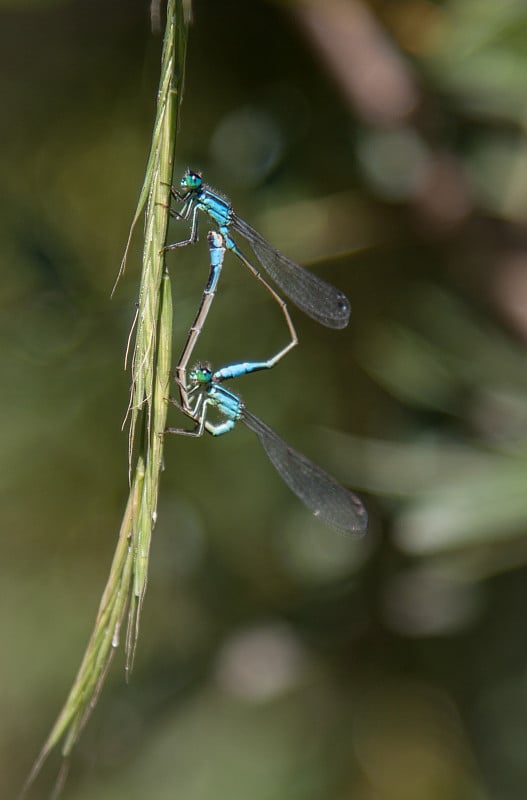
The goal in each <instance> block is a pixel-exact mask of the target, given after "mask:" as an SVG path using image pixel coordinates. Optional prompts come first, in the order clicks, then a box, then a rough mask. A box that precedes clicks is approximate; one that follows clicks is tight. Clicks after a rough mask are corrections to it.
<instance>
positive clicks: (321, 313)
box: [230, 213, 351, 328]
mask: <svg viewBox="0 0 527 800" xmlns="http://www.w3.org/2000/svg"><path fill="white" fill-rule="evenodd" d="M230 224H231V227H232V228H233V229H234V230H235V231H237V232H238V233H239V234H240V235H241V236H243V237H244V239H247V241H248V242H249V244H250V245H251V247H252V249H253V250H254V252H255V255H256V257H257V258H258V261H259V262H260V264H261V265H262V267H263V268H264V269H265V271H266V272H267V273H268V274H269V275H270V276H271V278H272V279H273V280H274V282H275V283H276V285H277V286H279V287H280V289H281V290H282V291H283V292H284V294H286V295H287V296H288V297H290V298H291V300H292V301H293V302H294V303H295V304H296V305H297V306H298V307H299V308H300V309H301V310H302V311H304V312H305V313H306V314H307V315H308V316H310V317H312V318H313V319H314V320H316V321H317V322H320V323H321V324H322V325H326V326H327V327H328V328H345V327H346V325H347V324H348V322H349V318H350V313H351V305H350V302H349V300H348V298H347V297H346V295H345V294H344V293H343V292H341V291H339V290H338V289H335V287H334V286H331V284H329V283H326V281H323V280H322V279H321V278H318V277H317V276H316V275H313V273H312V272H309V271H308V270H307V269H304V268H303V267H301V266H300V265H299V264H296V263H295V262H294V261H292V260H291V259H290V258H287V256H284V255H283V254H282V253H280V252H279V251H278V250H275V248H274V247H272V246H271V245H270V244H269V242H268V241H267V240H266V239H264V238H263V236H261V235H260V234H259V233H258V231H255V230H254V228H253V227H252V226H251V225H249V223H248V222H245V220H243V219H240V217H238V216H237V215H236V214H234V213H233V214H232V218H231V223H230Z"/></svg>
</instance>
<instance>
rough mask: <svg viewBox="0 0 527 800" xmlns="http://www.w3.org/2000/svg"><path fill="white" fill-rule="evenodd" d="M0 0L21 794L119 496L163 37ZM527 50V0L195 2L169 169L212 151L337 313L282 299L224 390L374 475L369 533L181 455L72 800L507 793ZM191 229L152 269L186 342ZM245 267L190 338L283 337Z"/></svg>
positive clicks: (172, 464) (138, 11)
mask: <svg viewBox="0 0 527 800" xmlns="http://www.w3.org/2000/svg"><path fill="white" fill-rule="evenodd" d="M123 8H125V9H126V13H124V12H123ZM0 15H1V23H2V24H1V25H0V38H1V40H2V42H1V44H2V46H1V47H0V59H1V60H2V69H1V70H0V96H1V107H2V115H0V135H1V137H2V148H1V150H0V177H1V180H2V186H3V195H2V196H3V201H2V214H1V215H0V236H1V239H2V249H1V252H2V262H3V270H2V275H3V281H2V289H1V293H0V303H1V304H2V312H3V313H2V315H1V322H0V340H1V342H2V353H3V356H4V358H3V368H4V381H3V385H4V390H3V394H2V397H3V403H4V413H3V414H2V415H1V417H0V419H1V420H2V431H1V434H2V442H3V453H4V468H3V470H2V500H3V502H2V506H1V508H2V530H3V532H4V542H5V547H4V551H3V558H2V562H1V567H0V569H1V580H0V587H1V589H0V592H1V603H0V630H1V632H2V640H3V642H4V647H3V650H2V653H3V655H2V659H1V660H0V669H1V677H2V680H1V686H2V694H1V696H0V702H1V714H0V719H1V720H2V725H1V728H0V748H1V751H0V752H1V754H2V759H1V761H2V765H3V769H2V771H1V774H0V795H1V796H2V797H4V796H5V797H12V796H14V794H15V792H16V790H17V789H18V787H20V785H21V783H22V780H23V777H24V776H25V774H26V772H27V770H28V769H29V766H30V764H31V762H32V759H33V758H34V756H35V754H36V752H37V751H38V749H39V747H40V745H41V743H42V741H43V739H44V737H45V735H46V733H47V732H48V730H49V727H50V724H51V722H52V721H53V719H54V718H55V716H56V713H57V710H58V708H59V707H60V705H61V704H62V702H63V700H64V697H65V694H66V692H67V690H68V688H69V686H70V684H71V681H72V679H73V676H74V674H75V672H76V669H77V667H78V664H79V662H80V659H81V656H82V653H83V651H84V647H85V644H86V641H87V638H88V635H89V632H90V630H91V627H92V624H93V619H94V616H95V613H96V609H97V605H98V601H99V596H100V593H101V591H102V588H103V586H104V582H105V579H106V575H107V573H108V569H109V565H110V561H111V557H112V553H113V550H114V547H115V544H116V539H117V533H118V528H119V522H120V518H121V516H122V512H123V509H124V504H125V501H126V496H127V492H128V486H127V478H128V475H127V438H126V433H123V432H121V429H120V426H121V422H122V419H123V417H124V414H125V410H126V406H127V402H128V387H129V375H127V374H126V373H125V372H124V370H123V369H122V367H123V358H124V351H125V347H126V339H127V334H128V330H129V327H130V324H131V321H132V319H133V316H134V312H135V302H136V299H137V292H138V269H137V265H138V263H139V252H138V248H137V249H136V250H135V251H132V252H131V253H130V260H129V266H128V269H127V272H126V274H125V276H124V280H123V281H122V283H121V284H120V286H119V289H118V292H117V294H116V296H115V297H114V298H113V300H111V301H110V299H109V293H110V290H111V287H112V285H113V281H114V278H115V275H116V273H117V269H118V266H119V263H120V259H121V256H122V252H123V247H124V244H125V241H126V236H127V232H128V226H129V222H130V219H131V216H132V214H133V210H134V205H135V201H136V198H137V193H138V190H139V188H140V185H141V182H142V177H143V171H144V166H145V161H146V157H147V150H148V142H149V139H150V133H151V126H152V120H153V115H154V107H155V92H156V87H157V82H158V77H159V74H158V73H159V46H160V42H159V39H158V38H156V37H154V36H152V34H151V33H150V30H149V8H148V3H147V2H146V0H145V2H139V0H136V1H135V2H128V3H126V4H124V3H122V2H120V1H119V0H117V2H114V3H112V4H110V5H108V4H103V3H102V2H98V1H96V2H91V3H88V2H70V3H66V2H62V3H60V2H56V1H55V2H49V3H45V2H43V1H42V0H41V2H38V3H25V4H23V5H22V4H5V3H4V4H2V5H1V6H0ZM123 18H124V20H125V25H124V26H123ZM526 37H527V7H526V6H525V4H524V3H522V2H520V0H503V2H499V3H496V2H493V1H492V0H478V2H476V1H475V0H448V1H447V0H445V2H432V1H431V0H400V2H397V3H393V2H390V0H372V1H371V2H370V3H360V2H358V0H324V2H322V0H319V1H318V2H317V1H316V0H311V2H307V1H306V2H303V3H296V2H293V0H289V2H287V3H286V2H279V3H278V2H275V3H273V2H265V0H253V1H252V2H251V3H235V2H233V1H232V0H231V1H230V2H229V0H195V3H194V23H193V28H192V31H191V37H190V43H189V62H188V71H187V85H186V93H185V99H184V105H183V113H182V129H181V140H180V149H179V153H178V154H177V159H176V175H177V176H179V173H180V172H183V170H184V168H185V167H186V166H187V165H188V164H190V165H192V166H194V167H198V168H199V167H200V168H202V169H203V171H204V172H205V174H206V176H207V179H208V180H209V181H210V182H211V183H212V184H213V185H216V186H218V187H219V188H221V189H222V190H223V191H225V192H226V193H227V194H228V195H229V197H231V199H232V200H233V203H234V204H235V207H236V209H237V210H239V212H240V213H241V214H242V215H243V216H244V217H245V218H247V219H248V220H249V221H251V223H253V224H254V225H255V227H256V228H258V229H259V230H261V231H262V233H263V234H264V235H266V236H267V237H268V238H269V239H270V240H271V241H273V242H275V243H276V245H277V246H278V247H280V248H281V249H283V250H284V251H285V252H287V253H288V254H290V255H291V256H292V257H295V258H298V259H299V260H301V261H302V263H305V264H307V265H309V266H310V267H311V268H313V269H314V270H316V271H317V272H318V273H319V274H321V275H323V276H324V277H327V279H328V280H330V281H331V282H332V283H334V284H335V285H337V286H339V287H341V288H342V289H343V290H345V291H346V293H347V294H348V295H349V296H350V298H351V300H352V303H353V315H352V321H351V324H350V327H349V328H348V329H347V330H346V331H344V332H335V331H328V330H325V329H322V328H320V327H319V326H317V325H316V324H315V323H312V322H311V321H310V320H308V319H304V318H302V316H301V315H300V314H297V313H296V312H294V317H295V322H296V323H297V326H298V331H299V335H300V340H301V343H300V347H298V348H297V349H296V351H294V352H293V353H292V354H291V355H290V356H289V357H288V358H287V360H285V361H284V362H283V363H281V364H280V365H279V366H278V367H277V368H276V369H275V370H274V371H273V372H271V373H269V374H265V375H263V374H262V375H253V376H250V377H247V378H246V379H245V380H244V381H243V382H242V381H240V383H239V385H238V386H239V390H240V392H241V393H242V395H243V397H244V399H245V401H246V402H247V405H248V406H249V408H251V409H254V411H255V412H256V413H257V414H258V415H260V416H262V417H263V418H264V419H265V420H266V421H267V422H269V424H271V425H272V426H273V427H275V428H276V429H277V430H278V431H279V432H280V433H281V434H282V435H284V437H285V438H286V439H287V440H288V441H291V443H292V444H294V445H298V447H300V448H301V449H302V450H304V451H305V452H306V453H307V454H309V455H310V456H312V457H313V458H314V459H315V460H317V462H318V463H320V464H321V465H323V466H327V467H328V468H329V469H330V470H331V471H332V472H333V473H334V474H335V475H337V476H338V477H339V478H340V479H341V480H343V481H345V482H349V484H350V485H352V486H353V487H354V488H357V489H358V490H359V491H361V492H362V495H363V496H364V498H365V500H366V502H367V504H368V508H369V511H370V516H371V528H370V532H369V535H368V537H367V538H366V539H365V540H364V541H361V542H359V543H356V542H354V541H350V540H348V539H345V538H343V537H341V536H339V535H338V534H334V533H332V532H331V531H327V530H325V529H324V528H322V527H321V526H320V525H318V524H317V522H316V520H312V519H311V518H310V517H309V515H308V513H307V512H306V511H305V509H303V507H302V506H299V503H298V501H297V500H296V498H295V497H294V496H292V495H291V494H290V492H289V491H288V490H287V488H286V487H285V486H282V485H281V484H280V480H279V478H278V477H277V476H276V474H275V473H274V471H273V470H272V468H271V467H270V465H269V464H268V462H267V461H266V458H265V455H264V454H263V453H262V452H261V451H260V450H259V449H258V442H257V441H256V439H255V438H254V437H253V436H251V434H250V433H249V432H247V431H244V430H236V431H235V432H233V433H232V434H231V435H230V436H227V437H225V438H223V439H221V440H212V438H211V437H208V438H206V439H205V438H204V439H202V440H200V441H193V440H192V441H190V440H186V439H181V440H180V439H176V438H175V437H174V439H173V440H171V441H169V442H168V443H167V445H168V446H167V447H166V462H165V472H164V475H163V477H162V484H161V496H160V506H159V516H158V525H157V528H156V531H155V535H154V538H153V546H152V559H151V569H150V577H149V587H148V593H147V597H146V603H145V606H144V616H143V623H142V629H141V637H140V641H139V646H138V650H137V659H136V667H135V671H134V673H133V675H132V679H131V682H130V684H129V685H125V684H124V681H123V673H122V671H121V670H120V669H119V667H120V666H121V664H119V659H116V666H114V668H113V669H112V671H111V673H110V675H109V679H108V683H107V686H106V688H105V691H104V692H103V695H102V698H101V702H100V705H99V706H98V708H97V710H96V712H95V714H94V716H93V718H92V720H91V722H90V724H89V725H88V727H87V729H86V731H85V734H84V736H83V738H82V740H81V742H80V745H79V750H78V752H77V754H76V759H75V760H74V763H73V765H72V773H71V778H70V782H69V783H68V785H67V791H66V796H67V797H71V798H88V797H89V798H92V797H97V798H102V800H104V798H106V797H108V798H110V797H111V798H115V797H119V796H126V797H127V798H132V800H133V798H139V797H144V796H145V795H146V794H148V796H150V797H153V798H156V800H157V799H158V798H159V800H161V798H165V797H166V798H169V797H170V798H185V800H188V799H189V798H191V799H192V800H194V799H195V800H208V799H209V798H213V797H214V798H227V797H228V798H229V800H237V798H242V797H243V798H245V797H246V796H247V795H248V794H250V795H251V797H254V798H260V797H261V798H266V799H267V798H274V797H276V798H278V797H280V798H282V797H287V798H297V799H298V800H307V799H308V798H309V800H314V799H315V798H317V800H326V798H328V797H332V798H342V800H344V798H351V797H353V799H354V800H373V798H375V800H399V798H401V800H402V799H403V798H404V800H413V798H415V800H422V798H427V800H435V798H438V800H439V798H441V800H443V799H444V798H449V800H450V799H452V800H454V799H456V800H457V798H459V799H460V800H472V799H473V798H474V800H480V798H490V797H499V798H500V800H517V798H518V797H522V796H523V795H524V793H525V785H526V783H527V769H526V762H525V758H524V751H525V747H526V745H527V691H526V682H525V675H526V667H527V643H526V638H525V635H524V625H523V615H522V611H521V609H522V608H523V606H524V605H525V603H526V601H527V588H526V587H527V582H526V580H525V576H526V573H527V569H526V564H525V562H526V559H527V538H526V535H525V534H526V533H527V500H526V497H527V492H526V491H525V478H527V378H526V377H525V375H524V373H523V366H524V364H525V344H526V341H527V314H526V312H525V309H526V308H527V250H526V248H527V237H526V232H525V224H524V218H525V215H526V212H527V189H526V187H527V180H526V174H527V132H526V126H525V119H526V118H527V117H526V115H525V112H524V100H523V96H524V91H523V86H524V83H525V81H526V74H527V63H526V56H525V53H526V52H527V50H526V48H525V41H526ZM359 44H360V46H358V45H359ZM205 230H206V227H205V226H204V225H203V224H202V227H201V233H202V236H201V241H200V243H199V244H198V245H196V246H195V247H193V248H186V249H185V251H184V252H182V253H181V257H180V258H178V259H177V266H176V259H173V260H171V259H170V257H169V263H171V264H173V271H172V281H173V296H174V348H175V351H176V352H177V351H178V348H181V347H182V346H183V343H184V340H185V335H186V330H187V328H188V325H189V324H190V321H191V320H192V318H193V315H194V311H195V308H196V306H197V302H198V299H199V297H200V293H201V291H202V289H203V283H204V281H205V279H206V274H207V271H208V268H207V250H206V242H205V237H204V232H205ZM180 231H181V228H180V227H178V223H176V222H174V223H173V229H172V234H171V235H173V238H174V239H177V238H181V233H180ZM254 283H255V282H254V281H251V279H250V276H248V275H246V274H245V272H244V271H243V270H242V269H240V267H239V265H238V264H237V263H235V260H233V259H229V261H228V263H226V265H225V270H224V274H223V275H222V285H221V291H220V292H219V294H218V297H217V298H216V300H215V304H214V308H213V311H212V313H211V315H210V318H209V320H208V321H207V330H206V332H205V333H204V335H203V339H202V340H201V341H200V345H199V354H198V355H199V357H201V358H204V359H210V361H211V362H212V363H213V365H217V366H219V365H221V364H224V363H228V362H229V361H232V360H234V359H239V360H245V359H249V358H251V359H253V358H260V357H264V356H265V355H267V354H268V353H269V352H273V348H275V349H276V348H277V347H278V346H279V345H280V343H281V341H282V340H283V339H284V337H285V331H284V330H283V324H282V319H281V317H280V313H279V311H278V310H277V309H276V308H275V307H274V306H273V303H272V301H270V300H269V298H268V297H266V295H265V292H262V291H261V288H260V287H258V286H257V285H256V286H255V285H254ZM173 413H174V420H175V419H177V412H176V410H175V409H174V410H173ZM174 424H176V423H175V422H174ZM181 465H183V469H181ZM56 767H57V764H56V763H52V764H50V767H49V771H46V772H45V773H44V775H43V776H42V780H41V783H40V784H39V785H38V786H37V787H36V788H35V791H34V796H35V797H38V796H42V797H45V796H47V795H46V791H47V787H49V786H50V785H51V783H52V781H53V777H54V771H55V770H56Z"/></svg>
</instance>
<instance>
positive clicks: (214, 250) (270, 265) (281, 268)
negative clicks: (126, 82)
mask: <svg viewBox="0 0 527 800" xmlns="http://www.w3.org/2000/svg"><path fill="white" fill-rule="evenodd" d="M172 196H173V198H174V199H175V200H177V201H180V202H181V204H182V205H181V206H180V208H179V210H178V211H174V210H171V213H172V215H173V216H175V217H177V218H178V219H184V220H188V219H190V221H191V231H190V236H189V237H188V238H187V239H185V240H183V241H180V242H175V243H174V244H171V245H168V246H167V247H166V248H165V250H172V249H174V248H176V247H182V246H184V245H187V244H191V243H194V242H196V241H197V238H198V213H199V212H200V211H202V212H204V213H205V214H207V215H208V216H209V218H210V219H211V220H212V221H213V222H214V223H215V224H216V225H217V228H218V230H217V231H210V232H209V234H208V243H209V252H210V271H209V277H208V281H207V284H206V286H205V290H204V292H203V296H202V299H201V304H200V307H199V309H198V312H197V314H196V317H195V319H194V322H193V323H192V325H191V327H190V330H189V334H188V337H187V341H186V344H185V347H184V349H183V352H182V354H181V357H180V359H179V361H178V365H177V367H176V382H177V384H178V387H179V391H180V400H179V402H178V401H176V400H172V402H173V403H174V404H175V405H177V406H178V407H179V408H180V410H181V411H183V413H184V414H185V415H186V416H187V417H189V418H190V419H191V420H192V421H193V423H194V425H193V428H192V429H191V430H185V429H183V428H168V429H167V433H179V434H183V435H187V436H201V435H202V434H203V433H204V432H205V431H206V432H208V433H210V434H212V435H213V436H220V435H222V434H224V433H227V432H228V431H231V430H232V429H233V428H234V427H235V425H236V423H237V422H238V421H242V422H243V423H244V424H245V425H246V426H247V427H248V428H249V429H250V430H252V431H253V432H254V433H256V435H257V436H258V439H259V440H260V443H261V445H262V447H263V449H264V450H265V452H266V454H267V456H268V458H269V460H270V461H271V463H272V464H273V466H274V467H275V469H276V470H277V472H278V474H279V475H280V477H281V478H282V480H283V481H284V482H285V483H286V484H287V485H288V486H289V488H290V489H291V490H292V491H293V492H294V493H295V494H296V495H297V497H298V498H299V499H300V500H301V501H302V502H303V503H304V504H305V505H306V506H307V508H309V510H310V511H311V512H312V513H313V514H314V515H315V516H316V517H318V518H319V519H320V520H321V521H323V522H325V523H326V524H328V525H330V526H332V527H334V528H337V529H338V530H341V531H344V532H348V533H355V534H362V533H365V531H366V528H367V524H368V515H367V512H366V509H365V508H364V506H363V504H362V502H361V500H360V499H359V498H358V497H357V496H356V495H355V494H354V493H353V492H351V491H350V490H349V489H346V488H344V487H343V486H342V485H341V484H340V483H338V482H337V481H336V480H335V479H334V478H332V477H331V476H330V475H328V473H326V472H325V471H324V470H322V469H321V468H320V467H318V466H317V465H316V464H314V463H313V462H312V461H311V460H310V459H308V458H307V457H306V456H304V455H302V453H299V452H298V451H297V450H294V449H293V448H292V447H290V446H289V445H288V444H286V443H285V442H284V441H283V439H282V438H281V437H280V436H279V435H278V434H277V433H276V432H275V431H273V430H272V429H271V428H269V426H268V425H266V424H265V423H264V422H262V420H260V419H259V418H258V417H256V416H255V415H254V414H252V413H251V412H250V411H249V410H248V409H247V408H246V407H245V405H244V403H243V402H242V400H241V399H240V397H239V396H238V395H237V394H235V393H234V392H232V391H231V390H229V389H227V388H225V386H223V383H224V381H226V380H230V379H232V378H238V377H241V376H242V375H248V374H249V373H251V372H256V371H259V370H265V369H270V368H271V367H273V366H275V364H277V363H278V361H280V359H282V358H283V357H284V356H285V355H286V353H288V352H289V351H290V350H291V349H292V348H293V347H295V345H296V344H297V343H298V337H297V335H296V330H295V327H294V325H293V322H292V320H291V317H290V314H289V310H288V308H287V306H286V303H285V302H284V300H283V299H282V297H281V296H280V295H279V294H278V293H277V292H276V291H275V290H274V289H273V288H272V286H271V285H270V284H269V283H268V282H267V280H266V279H265V278H264V277H263V275H262V274H261V272H260V271H259V270H258V269H257V268H256V267H255V266H254V265H253V264H252V263H251V262H250V261H249V260H248V258H247V257H246V256H245V255H244V253H243V252H242V251H241V250H240V248H239V247H238V245H237V244H236V241H235V240H234V239H233V238H232V233H233V232H234V233H238V234H239V235H240V236H242V237H243V238H244V239H245V240H246V241H247V242H248V244H249V245H250V247H251V248H252V250H253V252H254V254H255V256H256V258H257V260H258V262H259V263H260V266H261V267H262V268H263V269H264V270H265V272H266V273H267V274H268V275H269V276H270V277H271V278H272V280H273V281H274V283H275V284H276V285H277V286H278V287H279V289H280V290H281V291H282V292H283V293H284V294H285V295H287V296H288V297H289V298H290V299H291V300H292V301H293V302H294V303H295V304H296V305H297V306H298V307H299V308H300V309H301V310H302V311H304V312H305V313H306V314H308V315H309V316H310V317H312V318H313V319H315V320H316V321H317V322H320V323H321V324H323V325H326V326H327V327H330V328H344V327H345V326H346V325H347V324H348V321H349V317H350V310H351V309H350V303H349V301H348V299H347V297H346V296H345V295H344V294H343V293H342V292H340V291H339V290H338V289H336V288H334V287H333V286H331V285H330V284H329V283H326V282H325V281H323V280H322V279H321V278H318V277H317V276H316V275H314V274H313V273H311V272H309V271H308V270H306V269H304V268H303V267H301V266H300V265H299V264H297V263H295V262H294V261H292V260H291V259H289V258H287V257H286V256H284V255H283V254H282V253H280V252H279V251H278V250H276V249H275V248H274V247H272V245H270V244H269V242H267V240H266V239H264V238H263V236H261V235H260V234H259V233H258V232H257V231H256V230H255V229H254V228H253V227H252V226H250V225H249V224H248V223H247V222H245V221H244V220H243V219H241V218H240V217H239V216H238V215H237V214H236V213H235V211H234V210H233V208H232V206H231V204H230V202H229V200H227V198H225V197H223V196H222V195H220V194H218V193H217V192H216V191H214V190H213V189H212V188H211V187H210V186H208V185H207V184H206V183H204V182H203V179H202V177H201V175H200V174H199V173H197V172H194V171H192V170H187V172H186V173H185V175H184V176H183V178H182V180H181V189H180V191H178V190H176V189H174V188H173V189H172ZM226 251H231V252H232V253H234V254H235V255H236V256H237V257H238V259H239V260H240V261H241V262H242V263H243V264H244V266H245V267H247V269H249V271H250V272H251V273H252V274H253V275H254V276H255V277H256V278H257V279H258V280H259V281H260V282H261V283H262V284H263V285H264V286H265V288H266V289H267V291H268V292H270V294H271V296H272V297H273V298H274V300H275V301H276V302H277V304H278V305H279V307H280V308H281V310H282V313H283V315H284V318H285V321H286V324H287V327H288V330H289V334H290V341H289V342H288V343H287V344H286V345H285V346H284V347H283V348H282V349H281V350H279V351H278V352H277V353H275V354H274V355H273V356H271V357H270V358H269V359H267V360H266V361H244V362H240V363H236V364H230V365H227V366H225V367H222V368H221V369H219V370H216V371H213V370H212V369H211V368H210V367H209V366H207V365H204V364H199V365H198V366H196V367H195V368H194V369H192V370H190V371H189V372H187V368H188V364H189V361H190V358H191V356H192V353H193V351H194V348H195V346H196V343H197V341H198V338H199V336H200V334H201V331H202V329H203V325H204V323H205V319H206V317H207V315H208V313H209V310H210V307H211V304H212V301H213V299H214V296H215V294H216V290H217V286H218V281H219V277H220V274H221V270H222V267H223V261H224V257H225V252H226ZM213 409H215V410H216V412H218V413H219V415H220V417H221V418H222V421H221V422H217V423H213V422H211V421H210V420H209V419H208V416H209V411H210V410H213Z"/></svg>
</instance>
